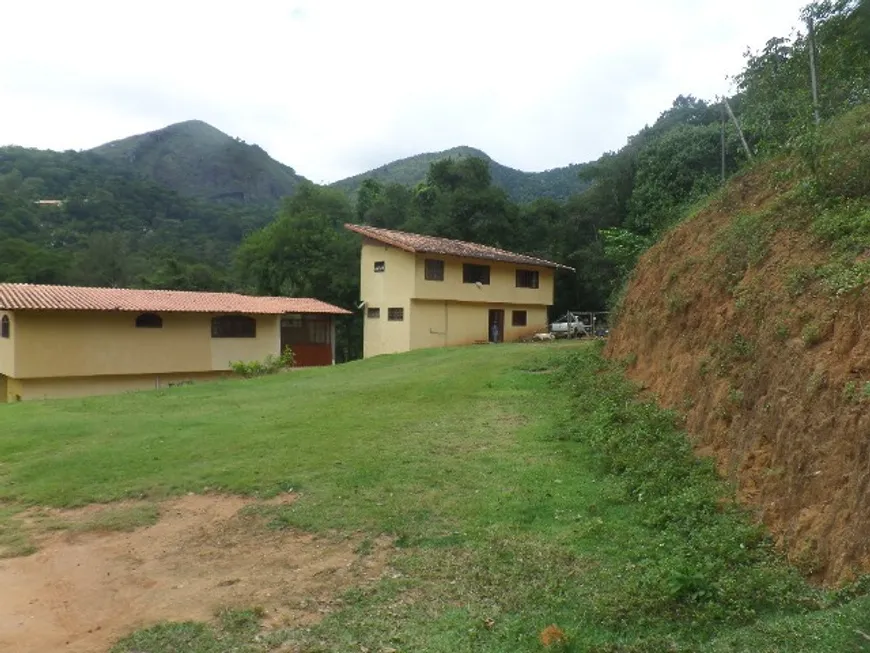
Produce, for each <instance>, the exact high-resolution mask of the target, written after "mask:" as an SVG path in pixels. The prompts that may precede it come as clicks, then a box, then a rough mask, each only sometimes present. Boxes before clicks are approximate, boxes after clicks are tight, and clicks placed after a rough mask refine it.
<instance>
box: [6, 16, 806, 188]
mask: <svg viewBox="0 0 870 653" xmlns="http://www.w3.org/2000/svg"><path fill="white" fill-rule="evenodd" d="M804 1H805V0H765V2H763V3H759V2H757V0H732V2H731V3H730V5H729V6H728V7H727V10H726V8H724V7H723V5H722V4H721V3H719V2H713V1H712V0H703V1H697V0H696V1H693V0H660V2H656V3H651V2H648V1H647V0H624V1H623V2H621V3H616V2H609V3H606V2H595V3H592V2H589V1H588V0H586V1H584V0H564V1H563V0H541V1H540V2H538V3H528V2H519V1H513V0H503V1H501V2H497V1H495V0H493V1H491V2H490V1H487V0H441V1H440V2H437V3H434V2H426V3H423V2H419V1H412V0H367V1H366V2H360V1H359V0H310V1H306V0H296V1H295V2H293V1H291V2H287V1H283V2H282V1H280V0H248V1H247V2H241V3H225V4H220V3H217V2H202V1H199V0H196V1H194V0H174V1H173V2H169V1H167V0H155V1H152V2H147V3H145V2H135V1H131V2H117V1H114V0H113V1H111V2H109V1H105V0H78V1H77V2H68V1H67V0H56V1H50V0H30V2H27V3H15V5H12V6H10V7H4V9H3V14H4V15H3V23H4V27H5V28H6V31H5V33H4V40H3V43H2V45H0V54H2V57H0V143H15V144H20V145H27V146H33V147H42V148H52V149H84V148H88V147H93V146H95V145H98V144H100V143H102V142H105V141H108V140H112V139H116V138H121V137H124V136H127V135H130V134H134V133H140V132H143V131H148V130H151V129H156V128H159V127H161V126H164V125H166V124H169V123H172V122H177V121H181V120H187V119H191V118H199V119H201V120H205V121H206V122H209V123H211V124H213V125H214V126H216V127H218V128H219V129H222V130H223V131H226V132H228V133H230V134H231V135H233V136H239V137H241V138H243V139H245V140H246V141H248V142H251V143H257V144H259V145H260V146H262V147H263V148H265V149H266V150H267V151H269V152H270V153H271V154H272V155H273V156H274V157H275V158H277V159H279V160H281V161H283V162H285V163H287V164H289V165H291V166H293V167H294V168H296V170H297V171H298V172H300V173H301V174H303V175H305V176H307V177H309V178H311V179H313V180H314V181H318V182H321V181H332V180H335V179H339V178H341V177H344V176H347V175H350V174H355V173H358V172H362V171H363V170H366V169H368V168H371V167H374V166H377V165H380V164H383V163H386V162H387V161H389V160H391V159H393V158H396V157H400V156H410V155H412V154H416V153H418V152H421V151H432V150H440V149H445V148H448V147H452V146H454V145H460V144H464V145H472V146H475V147H479V148H480V149H483V150H485V151H486V152H487V153H489V154H490V155H491V156H493V157H494V158H495V159H497V160H499V161H501V162H502V163H505V164H507V165H511V166H513V167H517V168H521V169H525V170H541V169H546V168H553V167H557V166H561V165H566V164H568V163H572V162H580V161H586V160H591V159H594V158H597V157H598V156H599V155H600V154H601V153H602V152H603V151H605V150H612V149H618V148H619V147H620V146H621V145H622V144H624V143H625V140H626V138H627V137H628V136H629V135H631V134H632V133H634V132H636V131H637V130H638V129H640V128H641V127H642V126H643V125H644V124H645V123H649V122H652V121H654V120H655V118H656V117H657V116H658V114H659V113H660V112H661V111H663V110H664V109H666V108H667V107H668V106H670V103H671V101H672V100H673V99H674V98H675V97H676V96H677V95H678V94H680V93H683V94H688V93H691V94H693V95H696V96H698V97H704V98H712V97H713V96H714V95H716V94H718V93H722V92H724V91H726V90H728V83H727V82H726V76H727V75H733V74H735V73H737V72H739V70H740V68H741V65H742V54H743V52H744V50H745V49H746V48H747V47H752V48H753V49H758V48H760V47H762V46H763V45H764V43H765V42H766V41H767V39H769V38H771V37H773V36H782V35H787V34H788V33H789V32H790V31H791V28H792V27H793V26H794V25H796V24H797V23H798V17H799V11H800V8H801V6H802V5H803V4H804Z"/></svg>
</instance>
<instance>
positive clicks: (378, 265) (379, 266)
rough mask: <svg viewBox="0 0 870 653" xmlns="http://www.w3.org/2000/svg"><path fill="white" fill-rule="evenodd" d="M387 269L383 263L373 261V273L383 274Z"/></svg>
mask: <svg viewBox="0 0 870 653" xmlns="http://www.w3.org/2000/svg"><path fill="white" fill-rule="evenodd" d="M386 269H387V264H386V262H384V261H375V272H383V271H384V270H386Z"/></svg>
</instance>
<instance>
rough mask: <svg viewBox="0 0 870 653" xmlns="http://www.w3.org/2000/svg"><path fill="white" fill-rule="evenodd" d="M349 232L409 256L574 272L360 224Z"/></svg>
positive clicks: (503, 252) (558, 265)
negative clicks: (449, 258)
mask: <svg viewBox="0 0 870 653" xmlns="http://www.w3.org/2000/svg"><path fill="white" fill-rule="evenodd" d="M344 227H345V229H349V230H350V231H354V232H356V233H358V234H361V235H363V236H365V237H367V238H371V239H372V240H377V241H378V242H381V243H384V244H385V245H392V246H393V247H398V248H399V249H403V250H405V251H406V252H414V253H426V254H441V255H444V256H461V257H462V258H477V259H486V260H488V261H501V262H504V263H519V264H520V265H534V266H538V267H545V268H560V269H562V270H571V271H572V272H573V271H574V268H570V267H568V266H567V265H562V264H561V263H553V262H552V261H545V260H544V259H542V258H537V257H535V256H526V255H525V254H515V253H514V252H508V251H507V250H504V249H499V248H498V247H490V246H489V245H479V244H477V243H468V242H465V241H464V240H451V239H450V238H439V237H437V236H423V235H420V234H412V233H408V232H406V231H396V230H395V229H383V228H381V227H369V226H366V225H359V224H346V225H344Z"/></svg>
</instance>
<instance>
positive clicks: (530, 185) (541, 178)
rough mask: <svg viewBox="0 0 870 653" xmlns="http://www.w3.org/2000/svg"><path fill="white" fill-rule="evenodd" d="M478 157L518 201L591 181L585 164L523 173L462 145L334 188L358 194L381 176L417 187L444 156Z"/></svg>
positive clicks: (568, 191) (559, 195)
mask: <svg viewBox="0 0 870 653" xmlns="http://www.w3.org/2000/svg"><path fill="white" fill-rule="evenodd" d="M470 157H477V158H480V159H483V160H484V161H487V162H488V163H489V169H490V173H491V174H492V181H493V183H494V184H495V185H496V186H499V187H501V188H503V189H504V190H505V191H506V192H507V194H508V195H509V196H510V198H511V199H512V200H514V201H515V202H529V201H532V200H535V199H538V198H541V197H550V198H552V199H556V200H564V199H566V198H568V197H570V196H571V195H574V194H575V193H579V192H581V191H583V190H585V189H586V188H587V187H588V185H589V183H588V182H586V181H583V180H581V179H580V176H579V174H580V171H581V170H582V169H583V168H584V167H585V166H586V164H584V163H577V164H572V165H569V166H565V167H564V168H554V169H552V170H546V171H544V172H523V171H522V170H515V169H514V168H509V167H507V166H504V165H502V164H500V163H498V162H497V161H494V160H493V159H492V158H491V157H490V156H489V155H488V154H486V153H485V152H482V151H480V150H478V149H475V148H473V147H468V146H465V145H462V146H460V147H454V148H451V149H449V150H444V151H443V152H427V153H424V154H417V155H416V156H411V157H408V158H406V159H399V160H398V161H393V162H391V163H387V164H386V165H383V166H381V167H380V168H375V169H374V170H369V171H368V172H364V173H362V174H359V175H354V176H353V177H348V178H347V179H342V180H340V181H336V182H334V183H332V184H330V185H331V186H332V187H333V188H338V189H339V190H342V191H345V192H347V193H349V194H351V195H355V194H356V192H357V190H358V189H359V187H360V184H362V182H363V181H364V180H365V179H377V180H378V181H380V182H382V183H384V184H391V183H394V184H402V185H403V186H413V185H415V184H417V183H419V182H421V181H423V180H424V179H425V178H426V173H427V172H428V171H429V166H430V165H431V164H432V163H434V162H436V161H440V160H442V159H447V158H451V159H467V158H470Z"/></svg>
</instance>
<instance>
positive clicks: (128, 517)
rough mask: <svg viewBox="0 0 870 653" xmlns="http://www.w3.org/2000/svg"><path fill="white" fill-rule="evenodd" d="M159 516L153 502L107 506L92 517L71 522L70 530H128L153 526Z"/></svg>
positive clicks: (158, 511)
mask: <svg viewBox="0 0 870 653" xmlns="http://www.w3.org/2000/svg"><path fill="white" fill-rule="evenodd" d="M159 516H160V509H159V508H158V507H157V506H156V505H154V504H144V505H136V506H119V507H107V508H106V509H104V510H101V511H100V512H99V514H97V515H96V516H95V517H93V518H92V519H88V520H85V521H83V522H79V523H76V524H73V525H72V526H71V528H70V529H71V530H74V531H79V532H87V531H104V532H125V533H127V532H130V531H135V530H136V529H137V528H144V527H145V526H153V525H154V524H156V523H157V518H158V517H159Z"/></svg>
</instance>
